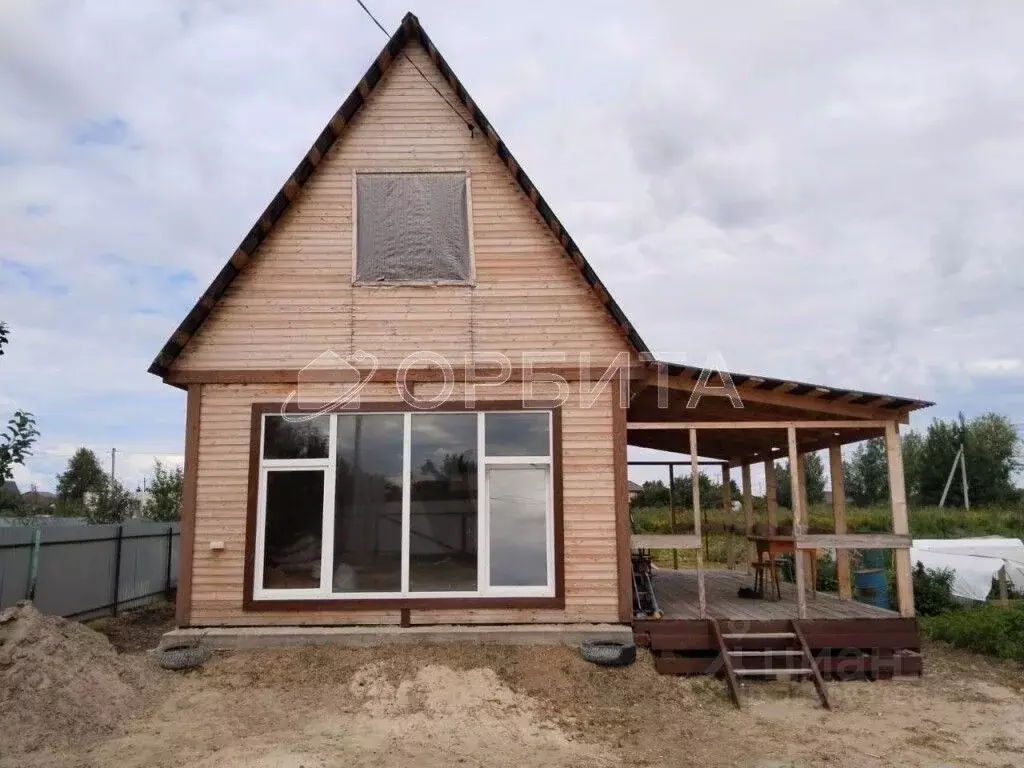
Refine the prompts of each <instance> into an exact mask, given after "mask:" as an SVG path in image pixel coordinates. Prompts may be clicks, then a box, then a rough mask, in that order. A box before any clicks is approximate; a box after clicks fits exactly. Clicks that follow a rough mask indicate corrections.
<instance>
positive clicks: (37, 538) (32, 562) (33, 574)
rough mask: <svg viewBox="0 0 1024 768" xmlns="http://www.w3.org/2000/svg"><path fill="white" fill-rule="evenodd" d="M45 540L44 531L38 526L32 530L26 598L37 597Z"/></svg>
mask: <svg viewBox="0 0 1024 768" xmlns="http://www.w3.org/2000/svg"><path fill="white" fill-rule="evenodd" d="M42 541H43V531H42V529H41V528H36V529H35V530H34V531H32V552H31V553H30V554H29V556H28V587H27V589H26V590H25V599H26V600H35V599H36V581H38V579H39V548H40V546H41V544H42Z"/></svg>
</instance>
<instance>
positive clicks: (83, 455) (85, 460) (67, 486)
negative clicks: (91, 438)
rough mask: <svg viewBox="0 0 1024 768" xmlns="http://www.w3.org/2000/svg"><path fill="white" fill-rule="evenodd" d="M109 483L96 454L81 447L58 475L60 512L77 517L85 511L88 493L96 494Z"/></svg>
mask: <svg viewBox="0 0 1024 768" xmlns="http://www.w3.org/2000/svg"><path fill="white" fill-rule="evenodd" d="M107 485H108V479H107V474H106V473H105V472H104V471H103V469H102V468H101V467H100V462H99V459H97V458H96V454H95V453H93V452H92V451H90V450H89V449H88V448H79V449H78V450H77V451H75V453H74V455H73V456H72V457H71V458H70V459H68V465H67V468H66V469H65V470H64V472H63V473H61V474H59V475H57V499H58V505H57V508H58V510H59V513H60V514H63V515H66V516H73V517H77V516H79V515H81V514H83V513H84V512H85V502H86V494H96V493H99V492H100V491H102V490H103V489H104V487H105V486H107Z"/></svg>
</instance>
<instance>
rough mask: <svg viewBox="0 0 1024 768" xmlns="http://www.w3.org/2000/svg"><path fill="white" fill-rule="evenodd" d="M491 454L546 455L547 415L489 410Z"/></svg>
mask: <svg viewBox="0 0 1024 768" xmlns="http://www.w3.org/2000/svg"><path fill="white" fill-rule="evenodd" d="M484 425H485V429H486V439H485V442H484V452H485V453H486V454H487V455H488V456H547V455H549V454H550V453H551V444H550V442H549V440H548V414H547V413H546V412H545V413H488V414H486V415H485V416H484Z"/></svg>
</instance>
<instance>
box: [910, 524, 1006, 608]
mask: <svg viewBox="0 0 1024 768" xmlns="http://www.w3.org/2000/svg"><path fill="white" fill-rule="evenodd" d="M910 562H911V563H914V564H916V563H918V562H920V563H921V564H922V565H923V566H924V567H925V568H929V569H932V570H951V571H953V573H954V576H953V594H954V595H955V596H956V597H960V598H964V599H967V600H985V599H987V598H988V595H989V592H990V591H991V590H992V579H994V578H996V576H997V575H998V574H999V570H1000V569H1001V568H1003V567H1004V566H1005V567H1006V578H1007V581H1009V582H1010V583H1012V584H1013V586H1014V589H1017V590H1018V591H1024V542H1021V540H1020V539H1009V538H1002V537H999V536H989V537H983V538H972V539H916V540H915V541H914V542H913V546H912V547H911V550H910Z"/></svg>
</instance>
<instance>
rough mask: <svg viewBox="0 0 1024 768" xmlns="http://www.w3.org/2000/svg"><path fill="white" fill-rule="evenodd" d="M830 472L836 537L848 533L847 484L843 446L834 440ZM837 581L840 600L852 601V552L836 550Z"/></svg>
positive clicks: (831, 448) (831, 446) (829, 466)
mask: <svg viewBox="0 0 1024 768" xmlns="http://www.w3.org/2000/svg"><path fill="white" fill-rule="evenodd" d="M828 471H829V474H830V475H831V476H832V515H833V517H835V524H836V527H835V531H836V535H839V536H842V535H843V534H845V533H846V483H845V481H844V480H843V446H842V444H841V443H840V442H839V441H838V440H834V441H833V442H832V443H831V444H830V445H829V447H828ZM836 579H837V580H838V581H839V599H840V600H852V599H853V589H852V588H851V585H850V551H849V550H848V549H837V550H836Z"/></svg>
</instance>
